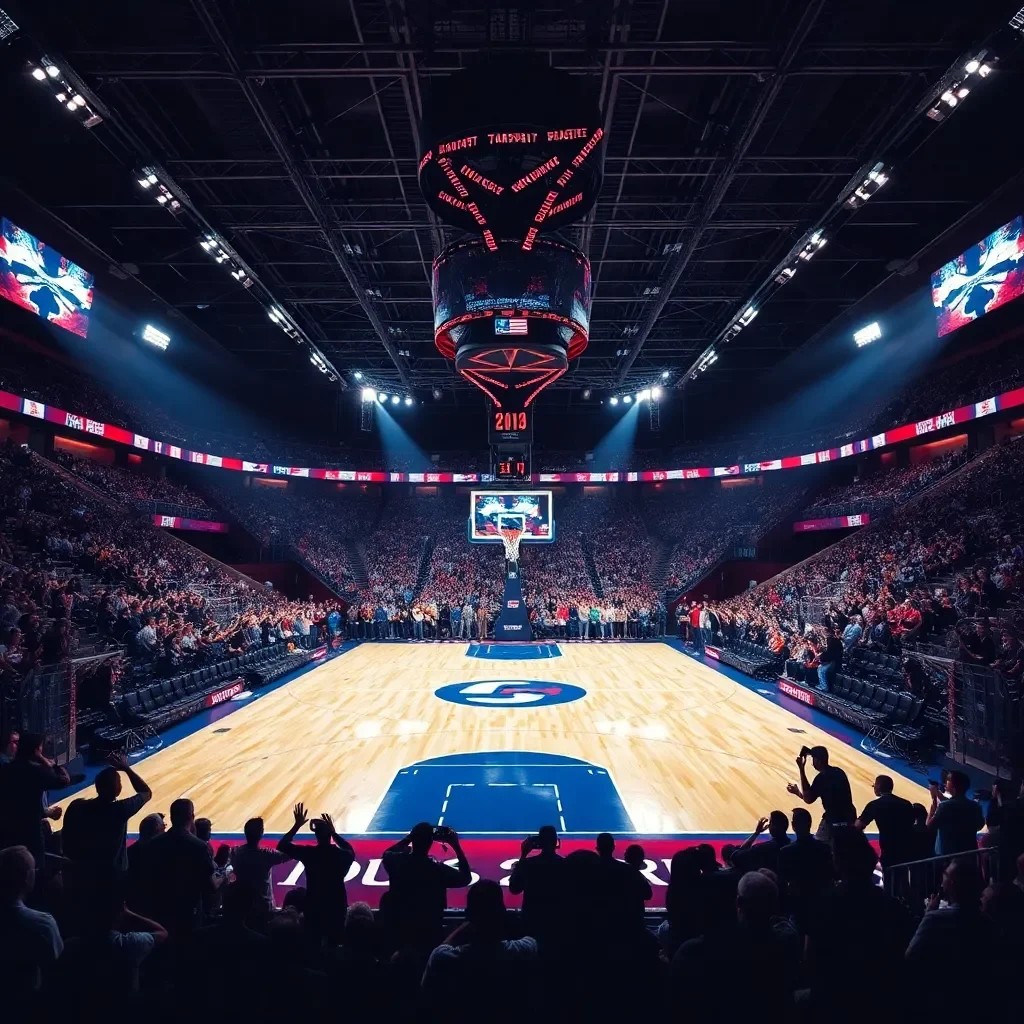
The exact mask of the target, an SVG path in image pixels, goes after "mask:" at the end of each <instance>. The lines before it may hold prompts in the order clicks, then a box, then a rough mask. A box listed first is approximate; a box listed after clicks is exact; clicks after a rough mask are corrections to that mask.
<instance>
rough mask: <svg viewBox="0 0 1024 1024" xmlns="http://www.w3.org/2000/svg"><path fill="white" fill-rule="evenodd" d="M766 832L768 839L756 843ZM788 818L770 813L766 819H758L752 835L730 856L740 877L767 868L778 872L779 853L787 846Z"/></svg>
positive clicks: (776, 812)
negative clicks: (766, 831)
mask: <svg viewBox="0 0 1024 1024" xmlns="http://www.w3.org/2000/svg"><path fill="white" fill-rule="evenodd" d="M765 829H767V830H768V835H769V838H768V839H766V840H765V841H764V842H762V843H758V842H756V840H757V838H758V836H760V835H763V834H764V831H765ZM789 843H790V840H789V818H787V817H786V815H785V814H784V813H783V812H782V811H772V813H771V814H770V815H769V816H768V817H767V818H759V819H758V822H757V825H756V826H755V828H754V831H753V833H752V834H751V835H750V836H749V838H748V839H747V840H746V842H744V843H743V845H742V846H740V847H739V848H738V849H737V850H735V851H734V852H733V855H732V866H733V867H734V868H735V869H736V870H737V871H738V872H739V873H740V874H741V875H742V874H746V873H747V872H748V871H759V870H760V869H761V868H769V869H770V870H771V871H774V872H775V873H776V874H777V873H778V870H779V853H780V852H781V851H782V850H784V849H785V848H786V847H787V846H789Z"/></svg>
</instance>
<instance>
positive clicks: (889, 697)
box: [882, 690, 899, 718]
mask: <svg viewBox="0 0 1024 1024" xmlns="http://www.w3.org/2000/svg"><path fill="white" fill-rule="evenodd" d="M898 703H899V695H898V694H896V693H894V692H893V691H892V690H888V691H887V692H886V695H885V703H884V704H883V705H882V711H883V712H884V713H885V715H886V717H889V718H891V717H892V715H893V714H894V713H895V711H896V705H897V704H898Z"/></svg>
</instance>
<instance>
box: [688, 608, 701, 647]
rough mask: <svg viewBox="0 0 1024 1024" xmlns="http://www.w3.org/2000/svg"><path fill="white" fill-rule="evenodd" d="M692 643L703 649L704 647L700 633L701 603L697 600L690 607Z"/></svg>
mask: <svg viewBox="0 0 1024 1024" xmlns="http://www.w3.org/2000/svg"><path fill="white" fill-rule="evenodd" d="M690 643H691V644H693V646H694V647H699V648H700V649H701V650H703V648H704V643H703V638H702V637H701V633H700V605H699V604H697V602H696V601H694V602H693V604H692V605H691V607H690Z"/></svg>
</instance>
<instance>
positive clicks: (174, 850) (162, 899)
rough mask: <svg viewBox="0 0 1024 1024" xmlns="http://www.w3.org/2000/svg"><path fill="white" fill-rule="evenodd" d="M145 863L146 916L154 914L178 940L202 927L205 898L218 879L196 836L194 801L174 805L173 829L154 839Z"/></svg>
mask: <svg viewBox="0 0 1024 1024" xmlns="http://www.w3.org/2000/svg"><path fill="white" fill-rule="evenodd" d="M146 860H147V861H148V863H147V864H146V868H147V870H148V875H149V877H148V878H147V879H146V880H145V882H144V883H143V888H144V889H145V892H146V895H147V896H148V899H149V903H147V905H146V907H145V915H146V916H147V917H148V916H150V915H152V917H153V918H154V919H156V920H159V921H160V922H161V924H163V925H164V926H165V927H166V928H167V930H168V931H169V932H170V933H171V934H172V935H174V936H176V937H177V936H179V935H184V934H188V933H189V932H193V931H195V930H196V929H197V928H199V927H201V925H202V905H203V899H204V897H207V896H209V895H210V894H211V893H212V892H213V890H214V888H215V887H216V885H217V880H216V879H215V870H216V868H215V865H214V863H213V858H212V857H211V856H210V848H209V847H208V846H207V845H206V843H204V842H203V841H202V840H201V839H197V838H196V835H195V809H194V807H193V805H192V801H191V800H187V799H184V798H182V799H179V800H175V801H174V802H173V803H172V804H171V827H170V828H169V829H168V830H167V831H166V832H164V833H163V834H161V835H158V836H157V837H156V838H155V839H154V840H153V844H152V848H151V850H150V851H149V855H148V857H147V858H146Z"/></svg>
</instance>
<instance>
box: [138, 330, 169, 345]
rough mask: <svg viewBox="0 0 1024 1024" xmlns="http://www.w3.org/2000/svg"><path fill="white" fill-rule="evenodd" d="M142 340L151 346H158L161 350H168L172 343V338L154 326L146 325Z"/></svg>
mask: <svg viewBox="0 0 1024 1024" xmlns="http://www.w3.org/2000/svg"><path fill="white" fill-rule="evenodd" d="M142 340H143V341H148V342H149V343H150V345H156V347H157V348H159V349H166V348H167V346H168V345H169V344H170V343H171V336H170V335H169V334H164V332H163V331H158V330H157V329H156V328H155V327H154V326H153V325H152V324H146V326H145V327H143V329H142Z"/></svg>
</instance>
